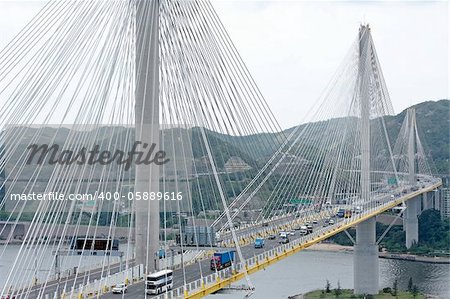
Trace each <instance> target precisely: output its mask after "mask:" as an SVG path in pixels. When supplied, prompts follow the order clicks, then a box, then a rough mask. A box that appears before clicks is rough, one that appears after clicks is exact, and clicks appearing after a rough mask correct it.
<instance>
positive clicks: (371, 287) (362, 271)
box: [353, 217, 379, 295]
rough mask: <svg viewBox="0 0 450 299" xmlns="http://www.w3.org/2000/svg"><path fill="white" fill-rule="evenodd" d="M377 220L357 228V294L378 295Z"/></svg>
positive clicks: (355, 280)
mask: <svg viewBox="0 0 450 299" xmlns="http://www.w3.org/2000/svg"><path fill="white" fill-rule="evenodd" d="M375 224H376V219H375V217H373V218H370V219H369V220H366V221H364V222H362V223H360V224H358V225H357V226H356V244H355V246H354V253H353V275H354V279H353V281H354V289H355V294H372V295H373V294H378V291H379V264H378V245H377V244H376V235H375V233H376V230H375V228H376V225H375Z"/></svg>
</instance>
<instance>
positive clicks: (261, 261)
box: [156, 181, 439, 299]
mask: <svg viewBox="0 0 450 299" xmlns="http://www.w3.org/2000/svg"><path fill="white" fill-rule="evenodd" d="M434 185H439V182H434V181H433V182H432V184H430V185H428V186H427V188H426V189H430V188H434V187H435V186H434ZM423 192H424V190H418V191H415V192H412V193H410V194H406V195H404V196H402V197H403V198H396V199H395V200H391V199H390V198H388V199H387V200H386V201H384V202H380V204H379V205H378V206H376V207H371V208H369V209H365V210H363V211H361V212H360V213H359V214H355V215H353V216H352V217H351V218H343V219H341V220H340V221H337V222H336V223H335V224H333V225H329V226H326V227H321V228H318V229H317V230H315V231H314V232H313V233H311V234H308V235H306V236H301V237H300V238H297V239H295V240H292V241H291V242H290V243H287V244H281V245H279V246H277V247H275V248H272V249H270V250H268V251H265V252H262V253H260V254H258V255H255V256H253V257H250V258H248V259H246V260H245V261H243V262H239V263H236V265H234V268H227V269H224V270H222V271H219V272H217V273H212V274H210V275H208V276H206V277H203V278H200V279H198V280H196V281H194V282H192V283H190V284H188V285H187V286H186V287H179V288H176V289H174V290H172V291H169V292H167V293H165V294H161V295H159V296H157V297H156V298H157V299H165V298H181V297H185V296H186V295H189V294H193V293H196V292H202V290H205V289H206V288H208V287H211V286H214V285H218V284H220V283H221V282H224V283H225V284H228V285H229V284H231V283H232V282H234V280H232V279H231V278H232V277H233V276H237V275H239V274H241V276H242V275H243V273H244V272H245V271H244V269H246V271H249V272H251V271H252V269H255V268H256V267H260V266H262V267H264V266H265V265H269V264H270V263H268V262H269V261H271V260H275V259H277V258H278V257H281V256H283V255H285V254H286V253H287V252H288V251H291V252H293V250H294V249H296V248H299V247H301V246H304V247H308V246H310V245H312V244H314V241H315V240H320V239H321V238H324V237H325V236H329V235H331V234H332V233H333V232H336V231H338V230H342V228H343V227H348V226H349V225H352V224H353V223H355V222H357V221H358V220H361V219H364V218H367V217H369V216H373V215H375V214H376V213H377V212H379V211H380V210H383V209H386V208H388V207H390V206H392V203H393V202H394V203H396V204H398V203H399V201H401V200H403V199H405V198H406V199H407V198H409V197H411V196H417V195H419V194H420V193H423ZM271 230H273V228H268V229H263V230H261V231H259V232H258V233H261V232H268V231H271ZM245 237H247V238H251V237H252V236H247V235H244V236H242V237H240V238H241V239H242V238H245ZM253 238H254V233H253ZM230 244H232V243H231V242H230ZM241 278H242V277H241ZM236 280H237V279H236Z"/></svg>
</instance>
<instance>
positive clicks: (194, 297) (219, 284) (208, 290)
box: [184, 183, 442, 299]
mask: <svg viewBox="0 0 450 299" xmlns="http://www.w3.org/2000/svg"><path fill="white" fill-rule="evenodd" d="M441 185H442V184H441V183H438V184H434V185H432V186H430V187H428V188H424V189H420V190H418V191H416V192H413V193H410V194H408V195H406V196H403V197H401V198H399V199H397V200H394V201H393V202H391V203H390V204H389V205H386V206H382V207H380V208H379V209H377V210H375V211H373V212H371V213H369V214H367V215H364V216H362V217H360V218H359V219H355V220H354V221H352V222H350V223H346V224H343V225H340V226H338V227H337V228H334V229H333V230H329V231H327V232H325V233H324V234H322V235H320V236H318V237H317V238H316V239H314V240H310V241H306V242H305V243H303V244H297V245H295V246H292V247H291V248H289V249H284V250H283V253H281V254H278V252H277V251H275V253H274V256H272V257H266V259H264V260H263V261H262V262H261V263H259V262H257V263H256V264H255V265H253V266H252V267H248V265H247V263H246V264H245V269H246V272H247V274H253V273H255V272H257V271H259V270H261V269H265V268H266V267H267V266H270V265H272V264H274V263H276V262H278V261H280V260H282V259H284V258H286V257H288V256H291V255H293V254H295V253H297V252H299V251H301V250H303V249H306V248H308V247H310V246H312V245H314V244H316V243H319V242H321V241H323V240H326V239H328V238H329V237H331V236H333V235H335V234H337V233H340V232H342V231H344V230H346V229H349V228H350V227H352V226H355V225H357V224H359V223H361V222H364V221H366V220H368V219H370V218H372V217H374V216H376V215H378V214H380V213H383V212H385V211H387V210H389V209H392V208H393V207H396V206H398V205H399V204H401V203H402V202H403V201H407V200H409V199H412V198H414V197H416V196H418V195H420V194H422V193H424V192H429V191H432V190H434V189H436V188H438V187H440V186H441ZM244 277H245V272H237V273H235V274H234V275H232V276H231V277H229V278H225V279H222V280H220V278H218V279H217V281H216V283H214V284H212V285H210V286H206V287H204V288H202V289H201V290H199V291H195V292H193V293H192V294H188V293H187V292H185V293H184V298H185V299H199V298H203V297H205V296H207V295H209V294H212V293H214V292H217V291H218V290H221V289H223V288H224V287H227V286H229V285H230V284H231V283H233V282H235V281H238V280H241V279H243V278H244Z"/></svg>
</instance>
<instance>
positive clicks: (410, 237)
mask: <svg viewBox="0 0 450 299" xmlns="http://www.w3.org/2000/svg"><path fill="white" fill-rule="evenodd" d="M418 204H420V201H419V198H417V197H416V198H413V199H410V200H408V201H407V202H406V211H405V212H406V214H405V218H404V228H405V231H406V248H411V246H412V245H413V244H414V243H417V242H419V220H418V218H417V214H418V212H417V211H418V208H417V206H418Z"/></svg>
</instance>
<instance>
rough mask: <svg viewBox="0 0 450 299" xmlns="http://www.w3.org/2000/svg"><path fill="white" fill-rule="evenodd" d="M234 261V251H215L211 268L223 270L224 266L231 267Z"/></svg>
mask: <svg viewBox="0 0 450 299" xmlns="http://www.w3.org/2000/svg"><path fill="white" fill-rule="evenodd" d="M233 261H234V251H233V250H230V251H221V252H215V253H214V255H213V256H212V257H211V270H213V271H214V270H216V269H217V270H222V269H224V268H227V267H230V266H231V263H232V262H233Z"/></svg>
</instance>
